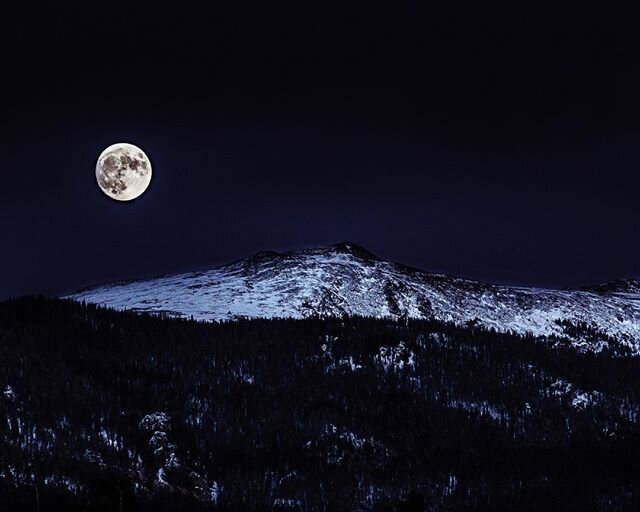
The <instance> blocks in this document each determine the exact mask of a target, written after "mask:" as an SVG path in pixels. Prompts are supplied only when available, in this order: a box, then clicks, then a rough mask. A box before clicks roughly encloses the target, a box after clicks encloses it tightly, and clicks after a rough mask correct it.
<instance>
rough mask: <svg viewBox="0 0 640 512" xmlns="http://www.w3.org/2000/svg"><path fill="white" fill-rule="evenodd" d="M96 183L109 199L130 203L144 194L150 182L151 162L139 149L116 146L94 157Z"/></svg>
mask: <svg viewBox="0 0 640 512" xmlns="http://www.w3.org/2000/svg"><path fill="white" fill-rule="evenodd" d="M96 180H97V181H98V185H99V186H100V188H101V189H102V191H103V192H104V193H105V194H107V195H108V196H109V197H110V198H112V199H115V200H117V201H131V200H132V199H135V198H136V197H139V196H140V195H142V193H143V192H144V191H145V190H147V187H148V186H149V183H150V182H151V162H150V161H149V158H148V157H147V155H145V153H144V151H142V150H141V149H140V148H139V147H137V146H134V145H133V144H128V143H126V142H119V143H118V144H113V145H111V146H109V147H108V148H107V149H105V150H104V151H103V152H102V153H101V154H100V156H99V157H98V162H97V163H96Z"/></svg>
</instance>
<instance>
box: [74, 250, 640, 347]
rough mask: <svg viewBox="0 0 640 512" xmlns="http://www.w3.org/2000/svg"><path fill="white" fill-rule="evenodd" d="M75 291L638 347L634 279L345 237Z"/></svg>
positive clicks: (253, 313)
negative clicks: (560, 274)
mask: <svg viewBox="0 0 640 512" xmlns="http://www.w3.org/2000/svg"><path fill="white" fill-rule="evenodd" d="M70 297H71V298H73V299H76V300H85V301H87V302H92V303H97V304H103V305H106V306H109V307H113V308H116V309H129V310H135V311H147V312H152V313H160V312H165V313H169V314H172V315H176V316H185V317H193V318H195V319H198V320H225V319H234V318H238V317H295V318H300V317H305V316H310V315H314V314H319V315H344V314H349V315H364V316H375V317H396V318H398V317H411V318H437V319H440V320H445V321H452V322H455V323H457V324H466V323H467V322H472V323H478V324H481V325H483V326H486V327H492V328H494V329H496V330H498V331H513V332H516V333H520V334H527V333H528V334H532V335H535V336H551V335H556V336H560V337H563V338H567V339H569V338H570V339H571V341H572V343H574V344H578V345H579V346H582V348H584V349H591V350H599V349H601V348H602V347H603V346H607V345H611V344H614V345H616V346H618V347H620V348H625V349H627V350H630V351H631V352H633V353H635V354H638V353H640V286H638V283H637V282H635V281H620V282H615V283H612V284H611V285H610V286H600V287H594V288H591V289H584V290H548V289H539V288H518V287H507V286H496V285H489V284H484V283H479V282H476V281H470V280H466V279H460V278H455V277H450V276H446V275H441V274H430V273H427V272H423V271H420V270H416V269H413V268H409V267H406V266H404V265H401V264H397V263H391V262H388V261H383V260H381V259H379V258H377V257H376V256H374V255H373V254H371V253H369V252H368V251H366V250H365V249H363V248H361V247H359V246H357V245H355V244H350V243H342V244H338V245H334V246H331V247H328V248H321V249H314V250H305V251H300V252H290V253H283V254H279V253H274V252H263V253H259V254H256V255H255V256H253V257H250V258H247V259H245V260H241V261H238V262H235V263H232V264H229V265H226V266H223V267H220V268H216V269H213V270H209V271H205V272H193V273H187V274H178V275H173V276H166V277H159V278H156V279H149V280H144V281H133V282H122V283H115V284H110V285H106V286H99V287H95V288H91V289H86V290H82V291H80V292H77V293H75V294H73V295H71V296H70Z"/></svg>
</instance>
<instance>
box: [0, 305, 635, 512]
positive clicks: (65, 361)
mask: <svg viewBox="0 0 640 512" xmlns="http://www.w3.org/2000/svg"><path fill="white" fill-rule="evenodd" d="M555 345H556V344H554V343H553V340H549V339H545V340H538V339H535V338H533V337H530V336H529V337H523V336H515V335H509V334H504V333H495V332H490V331H487V330H483V329H481V328H479V327H477V326H476V327H474V326H473V325H472V324H469V325H467V326H465V327H461V326H454V325H452V324H446V323H442V322H439V321H435V320H431V321H429V320H400V321H394V320H389V319H387V320H383V319H367V318H349V317H344V318H324V319H319V318H308V319H304V320H294V319H288V320H268V319H256V320H250V321H249V320H240V321H237V322H231V323H223V324H217V323H196V322H190V321H186V320H179V319H169V318H159V317H149V316H144V315H137V314H133V313H127V312H115V311H112V310H105V309H100V308H97V307H96V306H90V305H86V306H85V305H81V304H78V303H74V302H71V301H59V300H47V299H33V298H24V299H18V300H13V301H8V302H4V303H0V391H1V392H2V394H0V511H2V512H4V511H15V510H33V511H36V510H39V511H42V512H44V511H54V510H68V511H72V510H92V511H106V510H109V511H119V510H123V511H125V510H139V511H143V510H154V511H156V510H195V511H197V510H199V509H202V510H225V511H242V510H257V511H260V510H301V511H302V510H304V511H307V510H309V511H352V510H363V511H364V510H371V511H378V510H420V509H425V510H514V511H516V510H517V511H526V510H531V511H533V510H536V511H538V510H548V511H553V510H558V511H568V510H579V511H584V510H601V511H609V510H638V507H639V506H640V434H639V428H638V426H639V425H638V421H639V419H640V417H639V412H640V387H639V386H638V384H637V376H638V375H639V374H640V373H639V372H640V360H639V359H638V358H635V357H618V356H616V355H615V354H612V353H608V352H606V351H602V352H601V353H590V352H589V353H580V352H577V351H576V350H575V349H573V348H570V347H569V348H567V347H565V348H559V347H557V346H555ZM409 493H412V494H411V496H410V495H409ZM423 502H424V507H423V505H422V503H423Z"/></svg>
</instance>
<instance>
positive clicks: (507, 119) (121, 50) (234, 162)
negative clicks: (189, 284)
mask: <svg viewBox="0 0 640 512" xmlns="http://www.w3.org/2000/svg"><path fill="white" fill-rule="evenodd" d="M212 5H213V7H211V6H210V7H208V8H207V9H206V10H188V9H186V7H185V9H182V10H180V11H178V12H177V11H176V10H175V9H171V10H169V9H168V8H166V10H163V9H164V8H162V7H155V8H154V9H153V10H149V9H145V8H142V7H135V6H129V7H128V9H127V11H126V14H124V11H118V9H116V8H114V9H112V10H111V11H110V12H111V13H109V12H105V11H104V10H95V11H94V10H92V9H93V7H92V6H91V5H88V6H85V7H84V10H78V9H77V8H75V9H71V8H68V9H67V8H65V7H64V6H60V5H57V6H56V7H55V9H53V8H51V10H50V11H46V10H45V11H38V13H37V14H35V13H25V12H13V11H6V12H5V17H6V19H8V20H11V23H10V24H9V26H8V29H7V30H6V31H5V32H4V33H3V35H2V36H0V37H1V38H2V39H3V40H2V43H3V47H4V48H5V50H8V51H7V52H6V56H5V57H6V59H5V62H4V64H3V68H4V69H5V70H10V72H8V73H5V74H4V76H3V81H4V84H3V85H4V86H5V89H6V90H5V93H4V95H3V96H2V106H1V107H2V111H3V116H2V117H1V118H0V131H1V136H2V138H1V140H2V165H1V166H0V169H1V171H0V172H1V176H2V180H3V182H2V187H0V229H1V230H2V241H3V243H2V246H1V250H0V263H1V265H0V296H9V295H15V294H22V293H40V292H42V293H49V294H59V293H65V292H70V291H73V290H75V289H77V288H80V287H83V286H86V285H90V284H94V283H99V282H104V281H110V280H114V279H125V278H134V277H147V276H153V275H158V274H163V273H170V272H177V271H182V270H191V269H196V268H204V267H209V266H212V265H217V264H222V263H225V262H228V261H231V260H234V259H237V258H240V257H244V256H247V255H250V254H252V253H254V252H257V251H259V250H264V249H275V250H288V249H296V248H302V247H309V246H318V245H324V244H330V243H335V242H338V241H342V240H351V241H354V242H357V243H359V244H361V245H364V246H365V247H367V248H368V249H369V250H371V251H372V252H374V253H377V254H378V255H380V256H382V257H385V258H389V259H393V260H398V261H402V262H404V263H408V264H411V265H414V266H418V267H422V268H425V269H428V270H436V271H444V272H447V273H452V274H459V275H463V276H468V277H473V278H478V279H483V280H489V281H497V282H509V283H521V284H537V285H549V286H571V285H577V284H585V283H595V282H600V281H606V280H609V279H612V278H616V277H631V276H639V275H640V260H639V258H638V256H639V255H640V229H639V228H638V219H639V218H640V203H639V202H638V200H637V198H638V190H639V185H640V179H639V178H638V169H639V168H640V157H639V155H638V149H639V148H640V100H639V94H640V68H639V65H638V54H639V52H638V50H639V49H640V45H639V44H638V40H637V38H636V36H635V32H636V27H635V25H634V24H633V23H632V21H633V20H634V19H636V18H635V17H634V16H632V15H631V13H622V12H615V13H609V12H603V11H602V10H600V11H595V10H593V11H589V10H587V9H585V8H583V9H582V10H581V11H570V10H566V11H561V10H559V9H557V8H556V9H554V10H551V11H544V10H542V9H541V10H539V11H538V12H534V11H532V10H531V9H527V10H524V8H522V10H519V9H520V8H519V7H517V6H516V7H512V8H511V9H510V10H495V11H488V10H486V6H482V7H477V6H476V7H472V8H468V9H467V8H466V7H465V6H464V5H463V4H459V3H456V5H455V9H453V7H452V9H451V11H447V10H446V9H444V10H443V9H436V8H434V7H430V6H428V5H427V6H423V7H420V8H418V7H415V6H411V5H412V4H407V5H408V6H407V7H403V8H398V7H394V6H392V5H391V4H390V3H385V5H384V6H382V5H380V6H378V5H376V4H375V3H371V4H369V5H368V7H367V8H366V10H365V9H363V10H358V9H349V8H346V7H344V5H343V6H341V7H340V8H336V9H335V10H331V9H330V8H328V7H327V6H326V5H323V6H322V9H320V4H318V7H317V8H311V7H296V8H293V9H292V8H284V7H281V8H279V9H277V10H273V9H272V8H270V7H266V6H265V5H263V6H262V7H260V8H256V9H254V8H251V7H249V6H243V7H242V10H240V11H239V10H235V9H234V8H233V7H231V6H233V5H234V3H228V4H224V3H213V4H212ZM236 5H237V4H236ZM420 5H423V3H420ZM27 14H29V15H27ZM118 141H128V142H132V143H134V144H137V145H139V146H140V147H142V148H143V149H144V150H145V151H146V152H147V153H148V155H149V156H150V158H151V160H152V164H153V169H154V177H153V181H152V183H151V186H150V188H149V190H148V191H147V192H146V193H145V194H144V195H143V196H142V197H141V198H140V199H138V200H136V201H134V202H132V203H128V204H122V203H118V202H115V201H112V200H110V199H108V198H107V197H106V196H104V195H103V194H102V193H101V192H100V190H99V189H98V187H97V185H96V183H95V176H94V166H95V160H96V158H97V156H98V154H99V153H100V152H101V151H102V149H104V147H106V146H107V145H109V144H111V143H113V142H118Z"/></svg>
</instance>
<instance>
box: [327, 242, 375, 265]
mask: <svg viewBox="0 0 640 512" xmlns="http://www.w3.org/2000/svg"><path fill="white" fill-rule="evenodd" d="M330 249H331V250H333V251H334V252H337V253H342V254H351V255H352V256H354V257H356V258H358V259H361V260H365V261H380V258H378V256H376V255H375V254H373V253H372V252H370V251H368V250H367V249H365V248H364V247H362V246H361V245H358V244H354V243H353V242H340V243H337V244H333V245H332V246H330Z"/></svg>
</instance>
